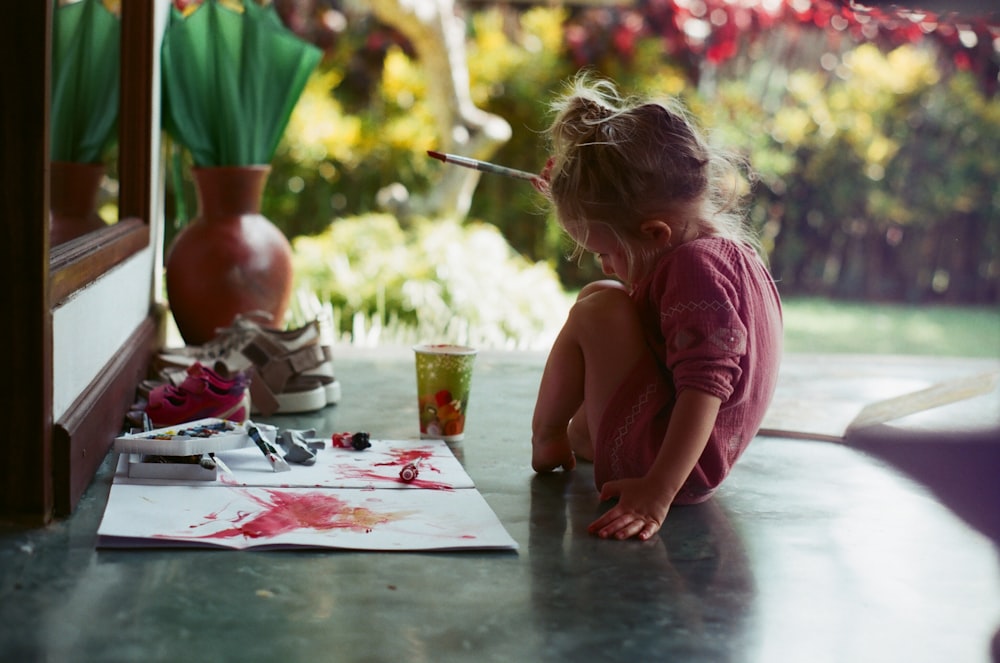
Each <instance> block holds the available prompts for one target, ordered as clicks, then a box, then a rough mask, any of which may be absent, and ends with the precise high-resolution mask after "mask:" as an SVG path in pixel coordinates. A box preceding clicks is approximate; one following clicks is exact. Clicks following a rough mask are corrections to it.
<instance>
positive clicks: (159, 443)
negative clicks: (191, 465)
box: [112, 418, 253, 456]
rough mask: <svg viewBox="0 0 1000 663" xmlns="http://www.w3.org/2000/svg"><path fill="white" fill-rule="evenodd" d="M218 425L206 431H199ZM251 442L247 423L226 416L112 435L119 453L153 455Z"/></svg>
mask: <svg viewBox="0 0 1000 663" xmlns="http://www.w3.org/2000/svg"><path fill="white" fill-rule="evenodd" d="M213 427H218V428H220V430H218V431H217V432H216V431H212V432H211V433H210V434H208V435H199V434H198V433H199V431H204V430H205V429H209V428H213ZM252 444H253V440H251V439H250V436H249V435H247V430H246V426H245V425H244V424H242V423H236V422H234V421H228V420H226V419H217V418H208V419H198V420H196V421H189V422H186V423H183V424H178V425H176V426H169V427H166V428H156V429H154V430H150V431H144V432H141V433H129V434H127V435H122V436H120V437H117V438H115V443H114V446H113V447H112V448H113V449H114V450H115V451H117V452H118V453H126V454H146V455H156V456H200V455H202V454H207V453H217V452H220V451H228V450H230V449H242V448H243V447H246V446H250V445H252Z"/></svg>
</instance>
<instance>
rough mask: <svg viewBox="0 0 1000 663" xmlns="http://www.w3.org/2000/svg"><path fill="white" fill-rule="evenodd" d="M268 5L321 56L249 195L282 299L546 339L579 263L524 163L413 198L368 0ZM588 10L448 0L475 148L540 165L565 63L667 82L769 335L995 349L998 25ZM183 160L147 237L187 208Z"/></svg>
mask: <svg viewBox="0 0 1000 663" xmlns="http://www.w3.org/2000/svg"><path fill="white" fill-rule="evenodd" d="M275 4H276V6H277V8H278V10H279V13H280V14H281V15H282V18H283V20H284V21H285V23H286V24H287V25H288V26H289V27H291V28H292V29H293V30H295V31H296V32H297V33H298V34H299V35H300V36H302V37H304V38H306V39H308V40H310V41H312V42H313V43H316V44H317V45H319V46H320V47H322V48H323V50H324V58H323V61H322V63H321V64H320V66H319V68H318V69H317V70H316V72H315V73H314V74H313V76H312V78H311V80H310V82H309V84H308V86H307V88H306V90H305V92H304V94H303V96H302V98H301V99H300V101H299V103H298V105H297V106H296V109H295V111H294V113H293V116H292V119H291V122H290V124H289V127H288V129H287V131H286V133H285V136H284V138H283V140H282V143H281V145H280V146H279V149H278V153H277V155H276V157H275V159H274V161H273V163H272V167H273V171H272V173H271V176H270V179H269V181H268V187H267V190H266V193H265V198H264V209H263V212H264V214H265V215H266V216H268V218H270V219H271V220H272V221H274V222H275V223H276V224H277V225H278V226H279V227H280V228H281V229H282V230H283V231H284V232H285V233H286V235H287V236H288V237H289V238H290V239H291V240H292V242H293V247H294V250H295V256H296V257H295V260H296V279H297V291H298V293H299V295H300V296H299V297H298V300H297V305H296V307H295V315H296V316H297V317H298V318H299V319H300V321H301V320H302V319H304V318H309V317H311V316H314V315H316V314H317V312H325V313H326V314H328V315H331V316H332V318H333V321H334V324H335V326H336V328H337V329H338V331H339V333H340V334H341V338H344V339H348V340H350V341H352V342H356V343H377V342H380V341H401V342H408V341H418V340H428V339H433V340H445V339H447V340H453V341H458V342H464V343H472V344H475V345H477V346H480V347H545V346H546V344H547V343H548V342H550V341H551V338H552V336H553V334H554V333H555V331H556V330H557V329H558V326H559V324H561V322H562V320H563V316H564V314H565V310H566V309H567V307H568V305H569V302H570V301H571V298H572V293H573V292H574V290H576V289H578V288H579V287H580V286H581V285H582V284H583V283H585V282H586V281H587V280H589V279H592V278H596V277H598V276H599V275H600V271H599V269H598V267H597V265H596V263H594V262H593V261H590V260H587V259H584V260H583V261H581V262H579V263H576V262H572V261H569V260H568V259H567V258H566V256H567V254H568V245H567V244H566V241H565V238H564V237H563V236H562V234H561V232H560V231H559V229H558V227H557V225H556V224H555V222H554V221H553V219H552V218H551V215H550V213H549V211H548V210H547V208H546V207H545V205H544V200H543V199H542V198H541V197H540V196H539V194H537V193H536V192H535V191H534V189H533V188H532V187H531V186H530V185H528V184H526V183H524V182H523V181H518V180H512V179H509V178H504V177H499V176H492V175H484V176H482V178H481V179H480V180H479V183H478V185H477V186H476V188H475V193H474V195H473V198H472V201H471V205H470V206H469V209H468V212H467V213H462V214H457V215H456V214H448V213H445V212H444V211H442V210H440V209H435V207H434V195H433V194H434V191H435V187H436V186H438V185H439V183H440V180H441V177H442V170H443V169H446V168H454V166H446V165H444V164H441V163H440V162H438V161H435V160H432V159H429V158H428V157H427V150H435V149H440V146H441V138H440V136H439V135H438V131H437V130H436V124H435V120H436V118H435V116H434V110H433V108H432V107H431V106H430V105H429V104H428V102H427V87H426V86H427V81H426V72H425V69H424V68H423V67H422V65H421V62H420V60H419V58H417V56H416V53H415V52H414V48H413V45H412V44H411V43H410V42H409V41H408V40H407V38H406V37H405V36H404V35H403V34H402V33H401V32H400V31H398V30H396V29H393V28H392V27H390V26H389V25H387V24H386V23H385V22H380V21H379V20H377V18H376V16H375V15H374V14H373V13H371V12H370V11H366V9H365V7H364V5H366V4H367V3H351V2H340V1H338V0H284V1H282V0H276V3H275ZM605 4H609V3H596V5H597V6H594V5H595V3H586V5H585V6H579V5H576V6H561V5H553V4H552V3H541V2H539V3H531V2H516V3H515V2H505V3H501V2H471V1H470V2H458V3H456V4H455V10H456V13H457V15H458V16H460V18H461V19H462V21H463V22H464V30H465V46H466V60H467V66H468V76H469V91H470V93H471V97H472V101H473V102H474V104H475V105H476V106H477V107H479V108H481V109H483V110H484V111H486V112H488V113H491V114H495V115H497V116H499V117H502V118H504V119H505V120H506V121H507V122H508V123H509V125H510V127H511V136H510V139H509V140H507V141H506V142H505V143H503V144H502V145H499V146H498V147H497V149H496V151H495V153H494V154H493V155H492V157H491V159H490V160H492V161H495V162H497V163H502V164H504V165H507V166H511V167H514V168H519V169H523V170H529V171H538V170H540V168H541V166H542V165H543V164H544V162H545V159H546V155H545V146H544V143H543V141H542V139H541V131H542V130H543V129H544V128H545V126H546V125H547V124H548V121H549V119H550V115H549V112H548V107H547V102H548V100H550V99H551V98H552V96H553V95H554V94H555V93H557V92H558V91H559V90H560V88H561V85H562V83H563V82H564V81H565V80H566V79H568V78H569V77H570V76H572V75H573V74H574V73H575V72H576V71H578V70H579V69H580V68H582V67H590V68H592V69H593V70H594V71H596V72H597V73H599V74H601V75H603V76H607V77H609V78H612V79H614V80H615V81H616V82H617V83H618V84H619V85H620V86H621V88H622V89H623V90H624V91H626V92H636V93H641V94H644V93H647V92H656V93H665V94H670V95H676V96H679V97H680V98H682V99H683V101H684V102H685V103H686V105H687V106H688V107H689V108H690V109H691V110H692V112H693V113H694V115H695V116H696V117H697V118H698V119H699V120H700V122H701V123H702V124H703V125H704V126H705V127H706V129H708V130H709V132H710V134H711V136H712V139H713V140H714V141H718V142H719V143H721V144H724V145H726V146H727V147H729V148H731V149H735V150H737V151H739V152H741V153H743V154H745V155H746V156H747V157H748V158H749V160H750V162H751V163H752V164H753V166H754V168H755V170H756V174H757V179H756V181H754V182H748V187H747V191H748V205H749V217H748V220H749V222H750V223H752V224H753V225H754V227H755V228H756V229H758V230H759V231H760V233H761V234H762V237H763V238H764V248H765V251H766V253H767V258H768V260H769V264H770V267H771V270H772V272H773V274H774V277H775V279H776V281H777V283H778V287H779V290H780V292H781V294H782V297H783V298H784V300H785V302H786V309H787V310H786V322H787V326H788V329H787V336H788V338H787V341H788V346H789V349H791V350H810V351H823V350H835V351H857V352H896V353H903V354H920V353H926V354H965V355H974V356H987V357H998V356H1000V309H998V305H1000V214H998V211H1000V187H998V186H997V182H998V178H1000V101H998V100H997V97H996V92H997V88H998V81H997V72H998V63H1000V28H998V25H997V24H995V23H994V24H990V23H989V22H987V21H986V20H979V19H977V20H971V19H970V20H964V19H963V20H959V21H944V20H937V19H935V17H933V16H932V15H927V14H915V13H906V12H891V13H886V12H883V11H879V10H872V11H856V10H855V11H852V10H851V9H848V8H847V7H846V3H843V4H842V3H838V2H823V1H820V2H815V1H814V2H803V1H802V0H762V1H760V2H756V1H754V0H745V1H740V2H734V1H730V0H672V1H666V0H635V1H634V2H631V3H625V4H624V5H623V6H617V7H616V6H603V5H605ZM178 158H180V159H183V158H184V155H181V154H179V153H178ZM183 173H184V169H181V168H177V169H175V175H179V177H174V178H171V180H170V181H169V182H168V187H169V189H170V192H171V193H170V195H169V196H168V201H169V202H168V219H170V218H172V219H174V223H173V224H168V237H167V242H168V244H169V241H170V239H171V233H172V232H176V229H177V228H179V227H180V226H181V225H182V224H183V222H184V217H185V216H186V215H187V214H188V213H189V210H190V209H191V206H192V205H193V200H194V195H193V192H192V191H191V189H190V182H189V181H188V180H187V179H186V177H185V175H184V174H183ZM178 182H181V183H182V184H181V185H180V186H179V187H178V186H177V184H176V183H178Z"/></svg>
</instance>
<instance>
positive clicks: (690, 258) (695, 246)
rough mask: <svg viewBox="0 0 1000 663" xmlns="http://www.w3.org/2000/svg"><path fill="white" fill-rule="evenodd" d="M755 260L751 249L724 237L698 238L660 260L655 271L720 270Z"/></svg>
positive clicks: (754, 254)
mask: <svg viewBox="0 0 1000 663" xmlns="http://www.w3.org/2000/svg"><path fill="white" fill-rule="evenodd" d="M747 258H756V253H755V251H754V250H753V248H752V247H750V246H747V245H746V244H743V243H741V242H737V241H735V240H732V239H728V238H726V237H700V238H698V239H693V240H691V241H689V242H685V243H683V244H681V245H680V246H678V247H677V248H676V249H674V250H673V251H670V252H669V253H667V254H666V255H665V256H663V258H661V259H660V262H659V264H658V265H657V271H660V270H665V269H674V268H682V269H698V268H707V269H722V270H723V271H729V270H728V269H727V268H732V267H736V266H737V265H738V264H740V263H742V262H743V261H745V260H746V259H747Z"/></svg>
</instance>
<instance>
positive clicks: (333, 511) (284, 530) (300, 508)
mask: <svg viewBox="0 0 1000 663" xmlns="http://www.w3.org/2000/svg"><path fill="white" fill-rule="evenodd" d="M264 492H265V493H267V497H266V498H265V497H258V496H257V495H254V494H251V493H246V494H247V496H248V497H249V498H250V499H252V500H253V501H254V502H256V503H257V504H259V505H260V506H262V507H264V510H263V511H261V512H258V513H251V512H240V513H238V514H237V515H236V516H235V517H234V518H233V519H232V520H231V521H230V522H231V523H232V524H233V527H229V528H226V529H223V530H219V531H218V532H212V533H210V534H204V535H200V536H191V537H185V538H192V539H232V538H237V537H244V538H247V539H259V538H263V537H274V536H278V535H280V534H288V533H290V532H294V531H296V530H305V529H311V530H314V531H317V532H324V531H328V530H334V529H346V530H351V531H354V532H371V531H372V529H374V528H375V527H376V526H377V525H384V524H386V523H389V522H392V521H395V520H399V519H401V518H405V517H407V516H409V515H411V514H412V513H413V512H411V511H397V512H386V513H380V512H377V511H373V510H371V509H367V508H365V507H356V506H350V505H349V504H347V503H346V502H345V501H344V500H342V499H339V498H337V497H335V496H333V495H328V494H326V493H323V492H310V493H287V492H283V491H280V490H265V491H264ZM219 513H220V512H215V513H210V514H208V515H207V516H205V522H204V523H201V524H198V525H192V526H191V528H192V529H196V528H199V527H203V526H205V525H207V524H209V523H210V522H213V521H216V520H219V518H220V516H219ZM241 521H245V522H241Z"/></svg>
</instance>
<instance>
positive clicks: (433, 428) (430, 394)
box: [413, 345, 478, 442]
mask: <svg viewBox="0 0 1000 663" xmlns="http://www.w3.org/2000/svg"><path fill="white" fill-rule="evenodd" d="M413 351H414V352H416V359H417V406H418V408H419V411H420V437H421V438H432V439H435V440H446V441H448V442H457V441H458V440H461V439H462V438H463V437H464V436H465V412H466V408H467V407H468V405H469V388H470V386H471V384H472V366H473V364H474V363H475V360H476V353H477V352H478V350H476V349H474V348H467V347H464V346H461V345H417V346H414V348H413Z"/></svg>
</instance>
